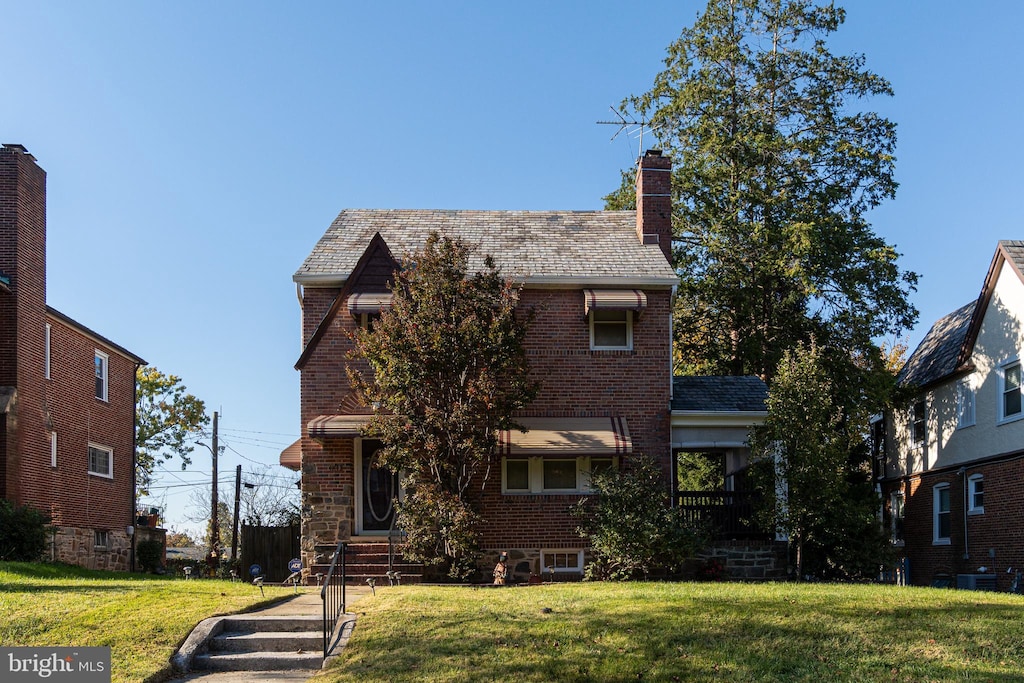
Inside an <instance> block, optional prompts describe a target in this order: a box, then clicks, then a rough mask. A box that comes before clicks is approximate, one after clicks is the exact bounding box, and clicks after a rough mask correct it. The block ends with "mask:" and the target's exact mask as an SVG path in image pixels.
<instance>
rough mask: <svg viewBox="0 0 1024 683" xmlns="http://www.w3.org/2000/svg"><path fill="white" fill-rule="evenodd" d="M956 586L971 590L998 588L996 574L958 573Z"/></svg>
mask: <svg viewBox="0 0 1024 683" xmlns="http://www.w3.org/2000/svg"><path fill="white" fill-rule="evenodd" d="M956 587H957V588H963V589H966V590H970V591H994V590H995V589H996V575H995V574H957V575H956Z"/></svg>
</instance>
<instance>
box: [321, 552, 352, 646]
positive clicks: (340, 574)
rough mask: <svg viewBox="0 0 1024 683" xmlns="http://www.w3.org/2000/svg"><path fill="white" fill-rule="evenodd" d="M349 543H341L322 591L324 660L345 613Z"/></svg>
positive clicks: (332, 560) (332, 559)
mask: <svg viewBox="0 0 1024 683" xmlns="http://www.w3.org/2000/svg"><path fill="white" fill-rule="evenodd" d="M347 551H348V543H346V542H345V541H339V542H338V546H337V547H336V548H335V549H334V557H333V558H331V568H330V569H328V570H327V576H326V578H324V585H323V588H321V589H320V600H321V601H323V604H324V620H323V634H324V659H327V653H328V652H329V651H330V647H331V636H332V635H334V629H335V628H337V626H338V620H339V619H341V615H343V614H344V613H345V578H346V576H345V554H346V553H347ZM339 560H340V562H339Z"/></svg>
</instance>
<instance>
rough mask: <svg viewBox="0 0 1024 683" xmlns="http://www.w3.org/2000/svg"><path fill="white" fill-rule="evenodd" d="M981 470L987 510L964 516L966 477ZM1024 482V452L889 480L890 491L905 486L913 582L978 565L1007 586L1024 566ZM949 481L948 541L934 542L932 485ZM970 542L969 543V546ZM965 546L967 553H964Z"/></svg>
mask: <svg viewBox="0 0 1024 683" xmlns="http://www.w3.org/2000/svg"><path fill="white" fill-rule="evenodd" d="M976 474H981V475H983V476H984V482H985V505H984V510H985V511H984V513H983V514H971V513H968V514H967V515H966V537H965V533H964V530H965V515H964V508H965V499H964V481H965V480H966V478H968V477H971V476H972V475H976ZM1021 481H1024V455H1021V456H1017V457H1013V458H1008V459H1005V460H1001V461H995V462H989V463H986V464H980V465H972V466H967V467H966V469H965V471H964V472H963V473H960V472H959V471H958V470H947V471H944V472H939V473H935V474H928V473H925V474H920V475H916V476H912V477H909V478H908V479H906V480H905V481H901V482H890V483H889V484H888V485H887V487H886V489H885V496H886V500H888V495H889V492H890V491H892V490H894V489H895V488H902V489H903V491H904V496H905V501H906V503H905V510H906V516H905V522H904V539H905V542H904V546H903V548H902V550H901V552H902V554H903V555H905V556H906V557H907V558H909V560H910V582H911V583H912V584H914V585H919V586H927V585H931V583H932V582H933V581H934V580H935V578H936V577H938V576H943V575H945V576H950V577H953V580H954V581H955V576H956V574H975V573H979V571H978V570H979V568H980V567H985V568H986V569H987V570H988V572H995V574H996V581H997V587H998V589H999V590H1008V589H1009V586H1010V578H1011V577H1010V576H1009V575H1007V573H1006V569H1007V568H1009V567H1013V568H1021V567H1024V506H1022V505H1021V502H1020V501H1021V494H1020V482H1021ZM943 483H946V484H949V490H950V521H951V529H950V544H949V545H935V544H934V543H933V535H934V533H933V518H934V507H933V505H934V503H933V495H934V487H935V486H936V485H938V484H943ZM965 546H966V547H965ZM965 550H966V553H965Z"/></svg>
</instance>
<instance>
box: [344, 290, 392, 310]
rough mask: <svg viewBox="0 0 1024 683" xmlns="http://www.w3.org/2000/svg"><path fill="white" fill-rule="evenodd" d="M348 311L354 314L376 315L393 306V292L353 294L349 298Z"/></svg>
mask: <svg viewBox="0 0 1024 683" xmlns="http://www.w3.org/2000/svg"><path fill="white" fill-rule="evenodd" d="M347 303H348V312H349V313H351V314H352V315H362V314H363V313H367V314H369V315H375V314H377V313H380V312H381V311H384V310H387V309H389V308H391V292H384V293H372V294H352V295H350V296H349V298H348V302H347Z"/></svg>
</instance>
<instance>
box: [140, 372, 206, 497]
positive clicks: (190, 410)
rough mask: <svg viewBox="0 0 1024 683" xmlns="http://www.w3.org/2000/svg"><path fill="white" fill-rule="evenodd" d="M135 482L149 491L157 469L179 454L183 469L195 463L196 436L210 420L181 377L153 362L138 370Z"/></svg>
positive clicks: (142, 488)
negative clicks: (167, 372)
mask: <svg viewBox="0 0 1024 683" xmlns="http://www.w3.org/2000/svg"><path fill="white" fill-rule="evenodd" d="M135 396H136V401H137V402H136V405H135V448H136V453H135V457H136V460H135V482H136V487H137V488H138V491H139V495H147V494H148V493H149V485H150V483H151V482H152V478H153V468H155V467H156V466H157V465H160V464H163V463H165V462H167V461H168V460H170V459H171V458H173V457H174V456H175V455H177V456H178V457H179V458H181V469H185V467H186V466H188V465H189V464H191V462H192V459H191V458H190V457H189V454H190V453H191V452H192V449H193V448H194V443H195V440H196V438H198V437H199V436H201V435H202V433H203V429H204V428H205V427H206V425H208V424H209V423H210V418H209V417H208V416H207V415H206V405H205V404H204V403H203V402H202V401H201V400H199V399H198V398H196V397H195V396H193V395H192V394H190V393H188V390H187V389H186V388H185V385H184V384H183V383H182V381H181V378H180V377H177V376H176V375H165V374H164V373H162V372H160V371H159V370H157V369H156V368H155V367H153V366H152V365H143V366H141V367H140V368H138V370H136V372H135Z"/></svg>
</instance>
